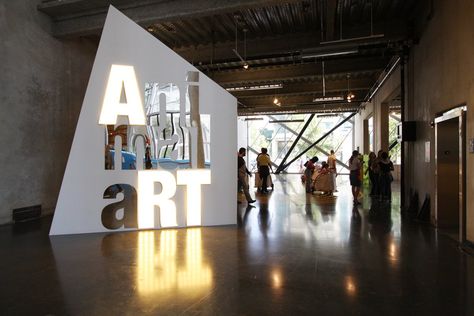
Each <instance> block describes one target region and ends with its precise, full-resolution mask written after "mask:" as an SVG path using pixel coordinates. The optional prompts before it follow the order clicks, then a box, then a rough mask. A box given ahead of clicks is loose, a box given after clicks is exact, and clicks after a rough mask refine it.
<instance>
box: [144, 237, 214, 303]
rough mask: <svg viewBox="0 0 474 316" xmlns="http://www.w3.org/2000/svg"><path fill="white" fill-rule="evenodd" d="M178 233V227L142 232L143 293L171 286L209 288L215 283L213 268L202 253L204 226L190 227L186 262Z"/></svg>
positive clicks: (171, 287)
mask: <svg viewBox="0 0 474 316" xmlns="http://www.w3.org/2000/svg"><path fill="white" fill-rule="evenodd" d="M176 235H177V230H162V231H142V232H139V233H138V251H137V286H138V291H139V293H140V294H141V295H143V296H148V295H153V294H157V293H158V292H160V291H169V290H171V289H176V290H180V291H182V290H193V291H196V290H205V289H206V288H209V287H210V286H211V285H212V270H211V268H210V267H209V265H207V264H206V263H205V262H204V258H203V253H202V240H201V229H200V228H191V229H187V230H186V244H185V250H184V253H183V254H181V255H184V258H185V259H184V264H183V265H179V261H178V253H177V236H176ZM156 240H158V245H155V242H156Z"/></svg>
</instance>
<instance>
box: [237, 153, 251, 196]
mask: <svg viewBox="0 0 474 316" xmlns="http://www.w3.org/2000/svg"><path fill="white" fill-rule="evenodd" d="M246 154H247V150H246V149H245V148H243V147H241V148H240V149H239V154H238V158H237V175H238V180H239V182H240V184H241V185H242V189H243V191H244V194H245V198H246V199H247V202H248V203H253V202H255V200H254V199H252V197H251V196H250V192H249V178H248V177H249V176H250V177H251V176H252V174H251V173H250V171H249V170H248V169H247V166H246V165H245V160H244V157H245V155H246Z"/></svg>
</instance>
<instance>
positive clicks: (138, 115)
mask: <svg viewBox="0 0 474 316" xmlns="http://www.w3.org/2000/svg"><path fill="white" fill-rule="evenodd" d="M122 88H123V92H124V93H125V97H126V103H122V102H121V100H120V99H121V95H122ZM118 115H125V116H128V122H129V124H130V125H145V124H146V122H145V113H144V111H143V103H142V99H141V94H140V90H139V89H138V83H137V78H136V76H135V70H134V69H133V67H132V66H120V65H112V68H111V69H110V75H109V81H108V82H107V88H106V90H105V97H104V103H103V104H102V111H101V112H100V118H99V124H110V125H115V124H116V122H117V116H118Z"/></svg>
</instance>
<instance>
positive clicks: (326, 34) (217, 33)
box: [38, 0, 425, 115]
mask: <svg viewBox="0 0 474 316" xmlns="http://www.w3.org/2000/svg"><path fill="white" fill-rule="evenodd" d="M424 2H425V1H424V0H422V1H419V0H304V1H291V0H286V1H278V0H260V1H258V0H219V1H215V0H174V1H169V0H155V1H153V0H138V1H129V0H115V1H105V0H44V1H42V2H41V3H40V4H39V5H38V10H40V11H42V12H44V13H45V14H47V15H49V16H50V17H51V18H52V19H53V21H54V29H53V35H54V36H56V37H58V38H74V37H95V38H98V37H99V35H100V32H101V30H102V27H103V24H104V21H105V16H106V12H107V8H108V6H109V5H110V4H112V5H114V6H116V7H117V8H118V9H120V10H121V11H122V12H124V13H125V14H126V15H127V16H129V17H130V18H132V19H133V20H134V21H136V22H137V23H138V24H140V25H142V26H143V27H144V28H145V29H147V30H148V31H149V32H150V33H151V34H153V35H154V36H156V37H157V38H158V39H160V40H161V41H162V42H163V43H165V44H166V45H168V46H169V47H170V48H172V49H173V50H174V51H176V52H177V53H178V54H180V55H181V56H183V57H184V58H185V59H187V60H188V61H190V62H191V63H193V64H194V65H195V66H197V67H198V68H199V69H200V70H202V71H203V72H205V73H206V74H207V75H208V76H209V77H211V78H212V79H213V80H215V81H216V82H218V83H219V84H220V85H221V86H222V87H224V88H236V87H237V88H238V87H252V86H257V85H259V86H262V85H269V84H279V85H281V86H282V88H280V89H267V90H255V91H253V90H250V89H247V90H244V91H232V92H231V93H233V94H234V95H235V96H236V97H237V98H238V101H239V113H240V114H241V115H251V114H254V113H274V112H287V113H291V112H299V113H304V112H322V111H324V112H326V111H332V110H333V111H347V110H351V111H353V110H356V109H357V108H358V106H359V104H360V102H361V101H363V100H364V99H365V98H366V96H367V94H368V92H369V90H370V89H371V88H372V87H373V86H374V85H375V83H376V81H377V79H378V78H379V76H380V74H381V73H382V71H383V70H384V69H386V68H387V67H388V64H389V63H390V62H391V60H393V58H394V56H397V55H398V54H400V51H401V49H402V47H403V46H404V45H406V44H407V43H409V42H410V41H411V40H412V39H413V37H414V35H413V34H412V25H413V21H414V19H415V18H416V16H417V12H418V11H419V10H420V9H421V6H422V5H423V3H424ZM236 34H237V36H236ZM244 37H245V40H244ZM236 38H237V41H236ZM235 49H236V50H237V52H238V54H239V55H240V57H242V59H244V60H245V62H246V63H248V64H249V68H248V69H244V68H243V64H244V61H242V59H240V58H239V56H238V55H237V54H236V53H235V52H234V50H235ZM348 51H352V53H350V54H343V55H337V53H341V52H346V53H347V52H348ZM322 54H326V55H329V56H325V57H312V58H308V56H311V55H322ZM323 62H324V76H323V75H322V69H323ZM323 78H324V80H323ZM323 83H324V87H325V89H324V92H325V93H324V94H325V96H343V97H345V96H346V95H347V93H348V89H350V91H351V92H352V93H353V94H354V95H355V99H354V100H353V102H351V103H347V102H341V101H337V102H326V103H320V102H313V99H315V98H318V97H322V96H323ZM275 97H276V98H278V99H279V100H280V102H281V106H275V105H274V104H273V99H274V98H275Z"/></svg>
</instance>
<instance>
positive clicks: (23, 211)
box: [12, 205, 41, 223]
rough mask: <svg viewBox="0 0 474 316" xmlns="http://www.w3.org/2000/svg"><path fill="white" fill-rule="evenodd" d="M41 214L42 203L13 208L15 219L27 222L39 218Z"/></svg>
mask: <svg viewBox="0 0 474 316" xmlns="http://www.w3.org/2000/svg"><path fill="white" fill-rule="evenodd" d="M40 216H41V205H33V206H27V207H22V208H16V209H14V210H13V214H12V217H13V221H14V222H15V223H17V222H27V221H32V220H35V219H38V218H39V217H40Z"/></svg>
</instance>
